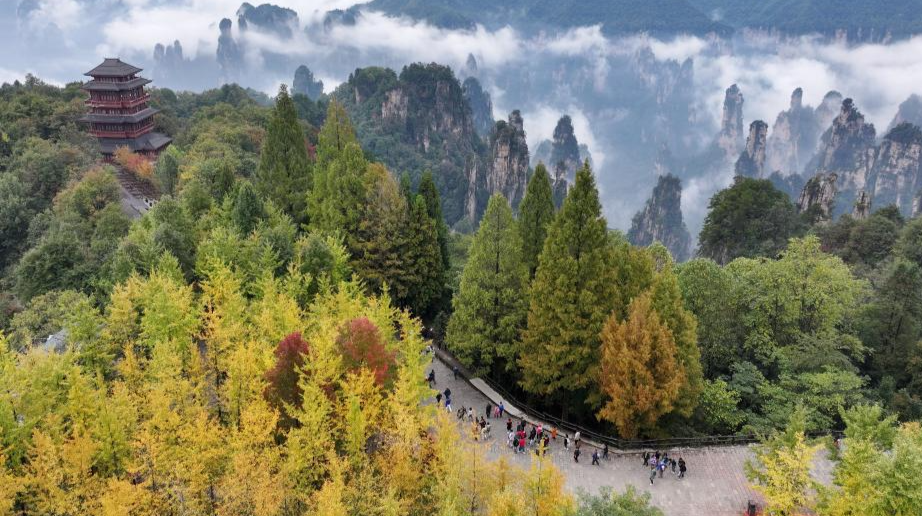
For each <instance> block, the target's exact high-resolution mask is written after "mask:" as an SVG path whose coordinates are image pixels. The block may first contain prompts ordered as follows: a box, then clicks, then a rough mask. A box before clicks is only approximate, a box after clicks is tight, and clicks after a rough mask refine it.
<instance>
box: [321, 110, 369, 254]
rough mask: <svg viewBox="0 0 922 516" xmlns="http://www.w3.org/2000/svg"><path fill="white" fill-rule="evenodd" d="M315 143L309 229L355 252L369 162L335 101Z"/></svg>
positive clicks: (345, 116)
mask: <svg viewBox="0 0 922 516" xmlns="http://www.w3.org/2000/svg"><path fill="white" fill-rule="evenodd" d="M318 140H319V141H318V145H317V165H316V168H315V172H314V183H313V188H312V189H311V192H310V195H309V199H308V208H309V213H310V219H311V227H312V228H314V229H317V230H320V231H324V232H326V233H330V234H333V233H340V234H341V235H342V236H343V237H344V238H345V239H346V244H347V247H349V248H350V250H354V238H355V233H356V231H357V230H358V223H359V218H360V216H361V207H362V205H363V204H364V202H365V194H366V192H365V172H366V169H367V168H368V162H367V161H366V160H365V154H364V153H363V152H362V148H361V147H360V146H359V143H358V140H356V137H355V130H354V129H353V128H352V123H351V122H350V121H349V117H348V115H347V114H346V110H345V109H344V108H343V106H342V105H341V104H339V103H338V102H336V101H333V102H331V103H330V107H329V108H328V109H327V119H326V121H325V122H324V124H323V128H322V129H321V130H320V135H319V136H318Z"/></svg>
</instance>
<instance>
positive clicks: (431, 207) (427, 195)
mask: <svg viewBox="0 0 922 516" xmlns="http://www.w3.org/2000/svg"><path fill="white" fill-rule="evenodd" d="M419 194H420V195H422V196H423V199H425V200H426V211H427V212H428V213H429V218H431V219H432V221H433V222H434V223H435V230H436V234H437V235H438V238H439V252H440V253H441V255H442V269H443V270H445V271H449V270H451V257H450V256H449V253H448V224H446V223H445V217H444V216H443V215H442V199H441V198H440V197H439V190H438V188H437V187H436V186H435V180H434V179H433V178H432V172H430V171H428V170H427V171H425V172H423V177H422V179H420V181H419Z"/></svg>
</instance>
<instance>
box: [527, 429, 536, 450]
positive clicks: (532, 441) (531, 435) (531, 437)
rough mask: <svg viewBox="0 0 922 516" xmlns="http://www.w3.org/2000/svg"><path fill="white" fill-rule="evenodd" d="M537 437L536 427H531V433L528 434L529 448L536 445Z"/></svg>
mask: <svg viewBox="0 0 922 516" xmlns="http://www.w3.org/2000/svg"><path fill="white" fill-rule="evenodd" d="M536 435H537V432H536V431H535V427H531V432H528V445H529V446H531V445H533V444H535V436H536Z"/></svg>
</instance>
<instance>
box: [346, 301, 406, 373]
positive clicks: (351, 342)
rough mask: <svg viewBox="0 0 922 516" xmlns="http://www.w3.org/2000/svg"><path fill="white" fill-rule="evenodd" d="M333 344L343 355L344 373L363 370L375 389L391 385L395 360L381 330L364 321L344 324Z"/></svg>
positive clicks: (363, 318) (359, 319) (360, 319)
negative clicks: (371, 379) (367, 373)
mask: <svg viewBox="0 0 922 516" xmlns="http://www.w3.org/2000/svg"><path fill="white" fill-rule="evenodd" d="M336 343H337V345H339V349H340V351H341V352H342V354H343V359H344V361H345V365H346V369H348V370H358V369H360V368H365V369H367V370H368V371H369V372H370V373H371V374H372V375H373V377H374V380H375V383H376V384H377V385H379V386H390V385H391V384H392V383H393V381H394V367H395V366H396V365H397V364H396V356H395V354H394V353H393V352H391V351H389V350H388V349H387V347H386V346H385V344H384V340H383V339H382V338H381V330H379V329H378V327H377V326H375V324H374V323H373V322H371V321H370V320H368V318H367V317H360V318H358V319H353V320H351V321H349V322H347V323H346V324H344V325H343V327H342V329H340V331H339V337H337V339H336Z"/></svg>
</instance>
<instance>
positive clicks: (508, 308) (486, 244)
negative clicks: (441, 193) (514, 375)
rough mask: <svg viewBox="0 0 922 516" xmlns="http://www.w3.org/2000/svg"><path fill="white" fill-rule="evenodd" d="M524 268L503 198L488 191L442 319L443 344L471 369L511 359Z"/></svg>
mask: <svg viewBox="0 0 922 516" xmlns="http://www.w3.org/2000/svg"><path fill="white" fill-rule="evenodd" d="M527 286H528V278H527V271H526V269H525V264H524V263H523V261H522V256H521V247H520V242H519V235H518V231H517V228H516V223H515V220H514V219H513V217H512V210H511V209H510V208H509V203H508V202H506V199H505V198H503V197H502V195H500V194H494V195H493V197H491V198H490V202H489V204H488V205H487V211H486V212H485V213H484V216H483V219H481V221H480V228H479V229H478V230H477V233H476V234H475V235H474V239H473V242H472V243H471V251H470V255H469V258H468V261H467V263H466V264H465V265H464V272H463V274H462V276H461V288H460V290H459V292H458V294H457V295H456V296H455V298H454V313H453V314H452V317H451V320H450V321H449V323H448V335H447V338H446V341H447V343H448V347H449V349H451V350H452V352H453V353H454V354H455V356H457V357H458V359H459V360H461V362H462V363H463V364H464V365H465V366H467V367H468V368H470V369H471V370H472V371H474V372H475V373H476V374H485V373H487V372H490V373H492V376H493V377H494V378H497V377H499V373H500V372H501V371H502V370H503V367H501V366H505V367H506V368H507V369H508V368H510V367H511V366H513V365H514V362H513V361H514V359H515V356H514V353H515V344H516V342H517V341H518V340H519V334H520V332H521V330H522V328H523V327H524V325H525V319H526V315H527V310H528V306H527V297H526V296H525V295H524V294H525V291H526V289H527Z"/></svg>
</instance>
